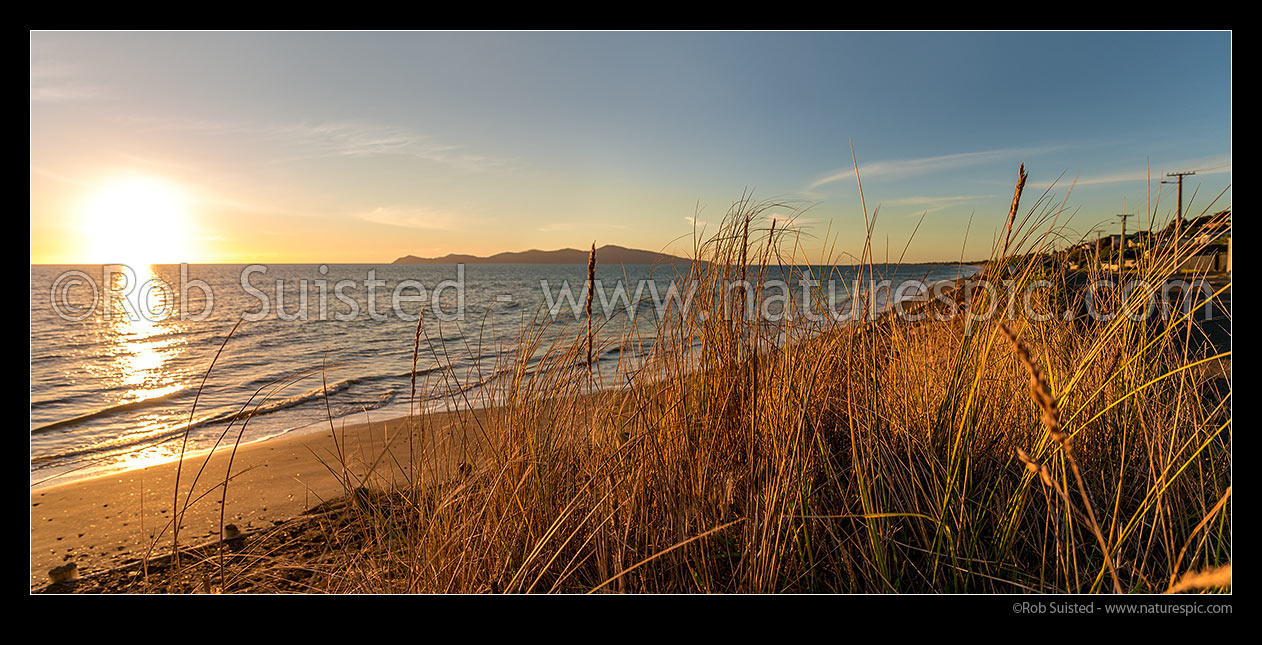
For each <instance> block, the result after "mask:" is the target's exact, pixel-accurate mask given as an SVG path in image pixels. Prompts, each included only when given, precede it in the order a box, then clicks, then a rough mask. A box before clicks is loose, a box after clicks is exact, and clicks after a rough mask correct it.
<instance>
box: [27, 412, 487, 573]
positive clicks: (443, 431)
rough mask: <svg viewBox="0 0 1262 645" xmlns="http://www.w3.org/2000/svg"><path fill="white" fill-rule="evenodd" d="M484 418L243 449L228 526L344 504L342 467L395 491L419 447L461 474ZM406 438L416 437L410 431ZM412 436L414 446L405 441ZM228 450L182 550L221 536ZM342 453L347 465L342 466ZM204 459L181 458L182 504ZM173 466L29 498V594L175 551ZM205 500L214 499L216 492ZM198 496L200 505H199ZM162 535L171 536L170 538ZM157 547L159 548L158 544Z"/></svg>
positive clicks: (213, 466)
mask: <svg viewBox="0 0 1262 645" xmlns="http://www.w3.org/2000/svg"><path fill="white" fill-rule="evenodd" d="M476 416H480V415H467V414H466V415H460V416H459V417H457V415H454V414H450V413H438V414H432V415H427V416H425V417H415V418H412V419H409V418H397V419H391V420H386V421H380V422H371V423H361V424H358V425H347V426H345V427H342V426H340V425H339V426H338V427H337V429H336V438H335V433H334V432H333V431H330V430H326V431H324V432H307V433H303V434H298V435H295V436H290V437H279V438H276V439H271V440H268V441H262V442H257V443H253V444H247V445H244V446H241V447H240V448H239V449H238V450H237V452H236V455H235V457H234V458H233V460H232V475H233V476H232V479H231V482H230V483H229V485H228V496H227V505H226V510H225V512H224V523H225V524H235V525H236V526H238V527H239V529H240V530H241V531H242V532H243V533H249V532H252V531H259V530H262V529H266V528H270V527H272V526H274V525H277V524H280V523H283V522H285V521H286V520H289V519H291V518H294V517H296V516H298V515H299V514H301V513H302V512H303V511H304V510H306V509H309V508H311V507H312V506H315V505H317V504H320V503H321V502H323V501H327V500H331V499H334V498H337V497H340V496H342V494H343V493H344V487H343V484H342V477H343V472H342V465H343V463H344V464H345V465H346V473H347V475H349V476H350V478H351V479H353V480H355V481H357V482H361V483H368V484H379V485H383V486H385V485H389V484H390V483H392V482H397V481H401V480H403V479H404V478H405V477H406V476H407V473H406V472H404V471H405V470H406V469H407V468H408V466H407V464H408V463H409V460H408V455H409V452H410V450H412V449H416V450H417V452H418V453H419V452H420V451H419V447H420V446H421V445H422V443H421V439H420V437H422V436H423V437H425V439H426V442H427V445H428V451H427V453H428V454H429V455H434V454H442V455H444V457H445V458H444V459H442V460H433V459H426V461H427V462H429V463H440V464H445V465H442V466H440V467H438V469H439V470H441V471H444V472H438V473H435V472H432V471H431V472H428V473H427V476H431V477H432V476H439V477H445V476H446V472H448V471H449V469H450V468H454V467H456V466H458V464H459V462H460V460H461V454H462V449H461V448H462V447H463V448H465V449H469V448H471V446H472V445H473V443H474V441H471V440H470V438H472V437H476V436H477V430H476V428H469V427H464V426H463V424H462V423H461V420H463V421H464V422H465V423H471V422H472V419H474V418H475V417H476ZM409 430H410V432H409ZM409 435H411V441H409ZM231 452H232V451H231V449H230V448H229V449H220V450H217V451H215V453H214V454H213V455H212V456H211V458H210V460H209V462H206V463H207V465H206V469H205V472H204V473H203V474H202V476H201V478H200V479H199V481H198V483H197V486H196V489H195V492H194V495H193V498H194V502H193V503H191V504H190V505H189V506H188V510H187V512H186V514H185V516H184V521H183V523H182V528H181V530H180V538H179V539H180V544H181V547H183V546H185V545H189V546H196V545H200V544H205V543H208V542H212V541H217V540H218V538H219V524H220V520H219V515H220V513H219V507H220V497H221V494H222V493H221V491H220V490H219V484H220V483H222V482H223V479H224V473H225V472H226V469H227V466H228V461H229V457H230V456H231ZM339 454H341V455H343V456H344V459H342V458H339ZM204 461H205V454H202V455H195V456H193V457H190V458H188V459H186V460H185V462H184V467H183V471H182V473H181V474H180V482H181V485H180V490H181V494H180V500H181V504H183V500H184V498H185V495H186V494H187V493H188V491H189V487H190V485H191V484H192V482H193V478H194V476H195V475H196V473H197V471H198V469H199V468H201V466H202V463H203V462H204ZM177 466H178V463H177V462H167V463H160V464H155V465H152V466H148V467H144V468H138V469H133V470H128V471H123V472H119V473H112V474H108V475H102V476H99V477H94V478H90V479H83V480H79V481H73V482H68V483H65V484H59V485H54V486H45V487H40V488H35V489H32V490H31V587H32V589H35V588H39V587H43V586H45V585H47V584H48V583H49V577H48V571H49V570H50V569H52V568H54V567H58V566H61V565H64V564H67V563H70V562H74V563H75V564H77V565H78V567H79V575H80V577H90V576H92V575H93V574H95V573H100V572H102V571H106V570H109V569H113V568H116V567H120V566H125V565H128V564H131V563H135V562H136V561H137V560H139V559H141V558H144V557H145V556H146V553H147V552H149V550H150V547H151V546H152V547H153V550H152V552H151V555H150V557H157V556H162V555H166V554H168V553H170V550H171V532H170V530H169V523H170V517H171V516H172V502H173V494H174V489H173V484H174V482H175V478H176V471H177ZM212 489H213V492H210V493H209V494H207V492H208V491H212ZM199 498H200V499H199ZM164 528H165V529H166V530H165V532H163V531H164ZM160 534H161V537H160V538H159V539H157V542H156V546H154V542H155V538H158V537H159V535H160Z"/></svg>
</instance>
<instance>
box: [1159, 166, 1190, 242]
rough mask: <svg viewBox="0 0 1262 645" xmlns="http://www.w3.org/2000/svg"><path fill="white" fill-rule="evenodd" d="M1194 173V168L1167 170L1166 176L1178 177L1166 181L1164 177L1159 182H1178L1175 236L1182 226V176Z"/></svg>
mask: <svg viewBox="0 0 1262 645" xmlns="http://www.w3.org/2000/svg"><path fill="white" fill-rule="evenodd" d="M1195 174H1196V171H1195V170H1185V171H1183V172H1168V173H1166V176H1167V177H1178V179H1177V180H1176V181H1168V180H1165V179H1163V180H1161V183H1163V184H1178V185H1179V197H1178V200H1179V210H1178V217H1177V218H1176V219H1175V220H1174V236H1175V237H1176V238H1177V237H1178V236H1179V229H1181V228H1183V177H1184V176H1185V175H1195Z"/></svg>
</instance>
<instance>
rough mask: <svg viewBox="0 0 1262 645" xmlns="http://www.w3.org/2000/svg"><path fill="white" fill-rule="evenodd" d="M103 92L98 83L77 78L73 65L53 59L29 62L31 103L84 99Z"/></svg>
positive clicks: (93, 97)
mask: <svg viewBox="0 0 1262 645" xmlns="http://www.w3.org/2000/svg"><path fill="white" fill-rule="evenodd" d="M104 93H105V92H104V90H103V89H102V88H101V87H100V86H99V85H96V84H94V83H90V82H88V81H84V80H83V79H82V78H79V76H78V70H76V69H75V68H74V67H73V66H70V65H66V64H64V63H58V62H54V61H38V62H37V61H32V62H31V103H65V102H69V101H86V100H90V99H95V98H98V97H100V96H102V95H104Z"/></svg>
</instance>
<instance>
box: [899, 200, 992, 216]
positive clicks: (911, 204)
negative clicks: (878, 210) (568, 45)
mask: <svg viewBox="0 0 1262 645" xmlns="http://www.w3.org/2000/svg"><path fill="white" fill-rule="evenodd" d="M993 197H995V195H943V196H939V197H924V196H917V197H902V198H899V199H891V200H889V201H884V202H881V203H880V206H881V207H882V208H885V209H892V210H902V209H904V208H905V207H906V208H908V209H909V210H911V211H912V214H916V215H919V214H926V215H927V214H929V213H936V212H938V211H940V210H945V209H947V208H950V207H952V206H959V205H961V204H967V203H969V202H974V201H977V200H981V199H990V198H993Z"/></svg>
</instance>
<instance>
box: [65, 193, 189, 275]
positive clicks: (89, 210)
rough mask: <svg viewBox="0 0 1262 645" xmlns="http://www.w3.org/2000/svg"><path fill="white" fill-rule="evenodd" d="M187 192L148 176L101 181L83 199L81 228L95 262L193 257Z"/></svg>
mask: <svg viewBox="0 0 1262 645" xmlns="http://www.w3.org/2000/svg"><path fill="white" fill-rule="evenodd" d="M188 210H189V199H188V196H187V195H186V194H185V193H184V192H183V191H181V190H180V189H179V188H177V187H176V186H173V185H172V184H169V183H167V182H164V181H161V180H158V179H153V178H150V177H128V178H125V179H118V180H115V181H112V182H110V183H108V184H104V185H102V186H101V187H100V188H98V189H97V190H96V192H94V193H93V194H92V195H91V196H89V197H88V199H87V200H86V202H85V203H84V206H83V210H82V217H83V226H82V229H83V232H84V235H85V236H86V240H85V242H86V246H87V249H88V253H89V255H90V256H91V261H92V262H97V263H119V264H129V265H146V264H154V263H178V262H186V261H188V260H189V257H188V254H189V243H188V242H189V240H188V215H189V213H188Z"/></svg>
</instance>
